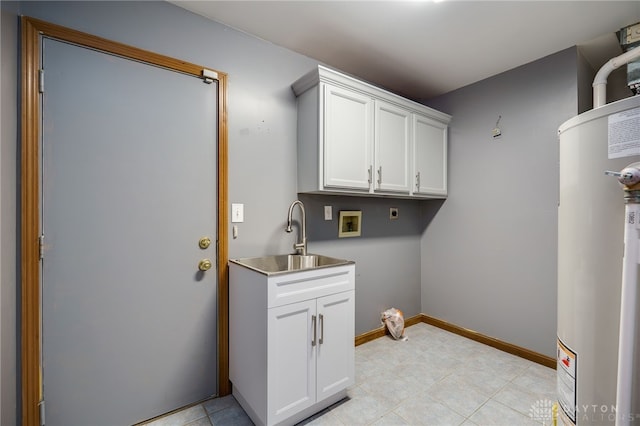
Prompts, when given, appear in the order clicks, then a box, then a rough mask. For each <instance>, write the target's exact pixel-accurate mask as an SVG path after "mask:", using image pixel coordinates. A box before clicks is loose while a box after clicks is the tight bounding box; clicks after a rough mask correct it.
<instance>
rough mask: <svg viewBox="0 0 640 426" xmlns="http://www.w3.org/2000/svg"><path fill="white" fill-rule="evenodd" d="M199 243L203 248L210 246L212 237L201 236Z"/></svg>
mask: <svg viewBox="0 0 640 426" xmlns="http://www.w3.org/2000/svg"><path fill="white" fill-rule="evenodd" d="M198 245H199V246H200V248H201V249H202V250H204V249H206V248H209V246H210V245H211V238H209V237H202V238H200V241H198Z"/></svg>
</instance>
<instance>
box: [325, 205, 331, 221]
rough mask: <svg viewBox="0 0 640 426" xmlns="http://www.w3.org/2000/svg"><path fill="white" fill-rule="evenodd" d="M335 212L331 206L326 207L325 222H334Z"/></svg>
mask: <svg viewBox="0 0 640 426" xmlns="http://www.w3.org/2000/svg"><path fill="white" fill-rule="evenodd" d="M332 219H333V211H332V208H331V206H324V220H332Z"/></svg>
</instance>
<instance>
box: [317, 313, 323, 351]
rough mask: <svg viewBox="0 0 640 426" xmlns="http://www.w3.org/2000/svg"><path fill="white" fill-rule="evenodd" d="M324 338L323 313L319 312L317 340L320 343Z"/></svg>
mask: <svg viewBox="0 0 640 426" xmlns="http://www.w3.org/2000/svg"><path fill="white" fill-rule="evenodd" d="M323 340H324V315H322V314H320V340H318V344H320V345H321V344H322V341H323Z"/></svg>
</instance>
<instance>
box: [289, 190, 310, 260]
mask: <svg viewBox="0 0 640 426" xmlns="http://www.w3.org/2000/svg"><path fill="white" fill-rule="evenodd" d="M296 205H298V206H300V212H301V213H302V237H301V240H302V241H300V242H299V243H294V244H293V249H294V250H296V251H297V252H301V253H300V254H301V255H303V256H306V255H307V218H306V213H305V212H304V204H302V201H300V200H295V201H294V202H293V203H291V205H290V206H289V213H288V214H287V227H286V228H285V231H286V232H292V231H293V228H291V221H292V218H291V216H292V215H293V208H294V207H295V206H296Z"/></svg>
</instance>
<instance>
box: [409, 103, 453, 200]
mask: <svg viewBox="0 0 640 426" xmlns="http://www.w3.org/2000/svg"><path fill="white" fill-rule="evenodd" d="M413 135H414V178H415V182H414V185H415V186H414V192H413V193H414V194H421V195H436V196H438V195H447V126H446V125H445V124H442V123H440V122H437V121H435V120H431V119H429V118H427V117H424V116H421V115H418V114H415V115H414V119H413Z"/></svg>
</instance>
